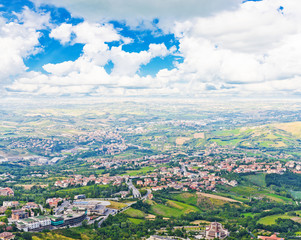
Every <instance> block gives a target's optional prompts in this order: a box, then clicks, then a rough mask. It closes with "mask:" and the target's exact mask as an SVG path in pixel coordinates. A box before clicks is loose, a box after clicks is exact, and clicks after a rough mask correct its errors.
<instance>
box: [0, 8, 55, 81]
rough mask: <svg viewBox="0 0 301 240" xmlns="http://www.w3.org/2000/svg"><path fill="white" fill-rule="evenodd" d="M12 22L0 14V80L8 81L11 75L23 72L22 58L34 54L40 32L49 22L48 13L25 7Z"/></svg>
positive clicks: (36, 49)
mask: <svg viewBox="0 0 301 240" xmlns="http://www.w3.org/2000/svg"><path fill="white" fill-rule="evenodd" d="M16 15H17V18H18V19H17V20H16V21H14V22H6V19H4V18H3V17H1V16H0V62H1V64H0V72H1V75H0V81H5V82H8V81H10V77H11V76H16V75H18V74H20V73H23V72H24V71H25V70H26V69H27V67H26V66H25V65H24V62H23V59H24V58H26V57H28V56H30V55H33V54H36V53H37V52H39V51H40V50H41V48H40V47H39V37H40V33H39V32H37V31H36V30H37V29H43V28H45V27H46V26H47V24H48V23H49V14H44V13H35V12H32V11H31V10H29V9H28V8H25V9H24V11H23V12H22V13H20V14H16Z"/></svg>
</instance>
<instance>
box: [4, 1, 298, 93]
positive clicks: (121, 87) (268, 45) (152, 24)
mask: <svg viewBox="0 0 301 240" xmlns="http://www.w3.org/2000/svg"><path fill="white" fill-rule="evenodd" d="M300 13H301V1H300V0H262V1H243V0H185V1H184V0H164V1H162V0H152V1H146V0H127V1H124V0H0V63H1V64H0V96H2V98H5V97H21V98H39V97H46V98H49V99H53V98H60V97H67V98H68V97H176V98H182V97H183V98H187V97H189V98H212V99H214V98H220V97H221V98H233V97H236V98H261V97H262V98H276V99H281V98H299V97H300V96H301V14H300Z"/></svg>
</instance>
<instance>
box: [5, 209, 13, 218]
mask: <svg viewBox="0 0 301 240" xmlns="http://www.w3.org/2000/svg"><path fill="white" fill-rule="evenodd" d="M11 213H12V211H11V210H10V209H7V210H6V211H5V212H4V214H5V216H6V217H8V218H10V217H11Z"/></svg>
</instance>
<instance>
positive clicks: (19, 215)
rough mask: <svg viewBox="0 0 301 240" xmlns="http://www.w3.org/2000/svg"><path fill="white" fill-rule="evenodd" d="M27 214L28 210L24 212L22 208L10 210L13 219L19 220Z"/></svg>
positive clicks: (27, 215)
mask: <svg viewBox="0 0 301 240" xmlns="http://www.w3.org/2000/svg"><path fill="white" fill-rule="evenodd" d="M28 217H29V214H28V212H25V211H24V210H22V209H20V210H12V214H11V218H12V219H13V220H20V219H25V218H28Z"/></svg>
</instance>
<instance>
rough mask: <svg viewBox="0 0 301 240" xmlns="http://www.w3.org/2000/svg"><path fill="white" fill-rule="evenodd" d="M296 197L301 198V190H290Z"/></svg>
mask: <svg viewBox="0 0 301 240" xmlns="http://www.w3.org/2000/svg"><path fill="white" fill-rule="evenodd" d="M290 193H291V194H292V196H293V197H294V198H295V199H301V191H290Z"/></svg>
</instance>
